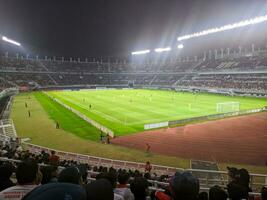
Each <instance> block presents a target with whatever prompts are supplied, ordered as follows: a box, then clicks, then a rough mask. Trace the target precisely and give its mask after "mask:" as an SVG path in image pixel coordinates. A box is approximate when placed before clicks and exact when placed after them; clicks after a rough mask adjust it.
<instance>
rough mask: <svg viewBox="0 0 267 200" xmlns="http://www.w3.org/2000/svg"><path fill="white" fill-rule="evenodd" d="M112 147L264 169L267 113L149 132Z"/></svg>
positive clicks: (121, 140) (266, 147)
mask: <svg viewBox="0 0 267 200" xmlns="http://www.w3.org/2000/svg"><path fill="white" fill-rule="evenodd" d="M112 143H113V144H117V145H122V146H126V147H130V148H136V149H141V150H145V149H146V143H148V144H149V145H150V146H151V149H150V151H151V152H153V153H159V154H164V155H170V156H179V157H183V158H192V159H200V160H211V161H219V162H229V163H244V164H253V165H265V162H266V159H267V113H266V112H265V113H259V114H253V115H247V116H241V117H235V118H228V119H222V120H217V121H209V122H205V123H199V124H192V125H186V126H183V127H177V128H167V129H161V130H153V131H146V132H142V133H138V134H134V135H129V136H123V137H118V138H114V139H113V140H112Z"/></svg>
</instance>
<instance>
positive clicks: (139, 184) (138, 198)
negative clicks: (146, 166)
mask: <svg viewBox="0 0 267 200" xmlns="http://www.w3.org/2000/svg"><path fill="white" fill-rule="evenodd" d="M130 189H131V192H132V193H133V195H134V199H135V200H146V196H147V193H148V181H147V180H146V179H145V178H143V177H136V178H135V179H134V180H133V182H132V183H131V185H130Z"/></svg>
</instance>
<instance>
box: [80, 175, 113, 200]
mask: <svg viewBox="0 0 267 200" xmlns="http://www.w3.org/2000/svg"><path fill="white" fill-rule="evenodd" d="M85 189H86V193H87V200H113V199H114V193H113V187H112V185H111V184H110V182H109V181H108V180H106V179H98V180H96V181H94V182H92V183H89V184H87V185H86V186H85Z"/></svg>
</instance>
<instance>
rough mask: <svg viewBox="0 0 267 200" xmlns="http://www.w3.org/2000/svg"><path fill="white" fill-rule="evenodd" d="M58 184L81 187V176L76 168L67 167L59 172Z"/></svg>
mask: <svg viewBox="0 0 267 200" xmlns="http://www.w3.org/2000/svg"><path fill="white" fill-rule="evenodd" d="M58 182H61V183H72V184H77V185H82V176H81V173H80V171H79V169H78V168H77V167H67V168H65V169H63V170H62V171H61V172H60V174H59V176H58Z"/></svg>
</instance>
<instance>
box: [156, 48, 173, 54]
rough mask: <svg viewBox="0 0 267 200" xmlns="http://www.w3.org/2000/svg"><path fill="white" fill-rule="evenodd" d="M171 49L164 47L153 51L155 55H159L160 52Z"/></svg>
mask: <svg viewBox="0 0 267 200" xmlns="http://www.w3.org/2000/svg"><path fill="white" fill-rule="evenodd" d="M171 50H172V49H171V47H165V48H157V49H155V50H154V51H155V52H157V53H161V52H164V51H171Z"/></svg>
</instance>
